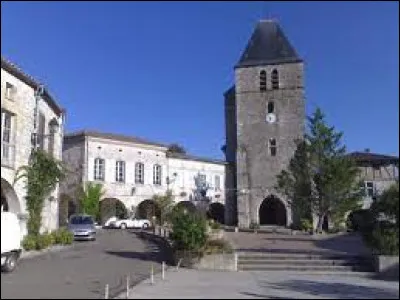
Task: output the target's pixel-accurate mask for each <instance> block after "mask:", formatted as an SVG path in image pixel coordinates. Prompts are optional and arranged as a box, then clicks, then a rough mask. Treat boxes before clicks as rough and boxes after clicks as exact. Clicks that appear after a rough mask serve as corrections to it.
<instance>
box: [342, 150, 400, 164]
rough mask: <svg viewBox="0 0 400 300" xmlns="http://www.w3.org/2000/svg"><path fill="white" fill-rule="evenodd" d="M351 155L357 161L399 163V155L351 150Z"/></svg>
mask: <svg viewBox="0 0 400 300" xmlns="http://www.w3.org/2000/svg"><path fill="white" fill-rule="evenodd" d="M347 155H348V156H349V157H352V158H354V159H355V161H357V162H371V163H374V162H388V163H391V162H393V163H396V162H397V163H399V157H397V156H392V155H386V154H378V153H371V152H357V151H356V152H351V153H349V154H347Z"/></svg>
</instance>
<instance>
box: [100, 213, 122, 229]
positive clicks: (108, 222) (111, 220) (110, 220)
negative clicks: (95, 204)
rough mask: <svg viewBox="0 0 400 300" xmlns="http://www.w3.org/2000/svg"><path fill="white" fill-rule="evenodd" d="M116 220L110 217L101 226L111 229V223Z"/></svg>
mask: <svg viewBox="0 0 400 300" xmlns="http://www.w3.org/2000/svg"><path fill="white" fill-rule="evenodd" d="M117 220H118V218H117V217H115V216H114V217H111V218H109V219H108V220H107V221H106V222H105V223H104V225H103V228H110V227H111V223H112V222H115V221H117Z"/></svg>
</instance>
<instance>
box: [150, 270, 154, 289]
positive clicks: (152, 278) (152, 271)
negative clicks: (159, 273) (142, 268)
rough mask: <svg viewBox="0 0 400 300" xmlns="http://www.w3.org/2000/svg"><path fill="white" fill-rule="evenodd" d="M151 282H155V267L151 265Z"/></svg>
mask: <svg viewBox="0 0 400 300" xmlns="http://www.w3.org/2000/svg"><path fill="white" fill-rule="evenodd" d="M150 284H154V267H153V265H151V271H150Z"/></svg>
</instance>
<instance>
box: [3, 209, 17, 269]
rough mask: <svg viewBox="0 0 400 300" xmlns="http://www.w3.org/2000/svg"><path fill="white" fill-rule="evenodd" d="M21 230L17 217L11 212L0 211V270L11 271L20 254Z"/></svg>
mask: <svg viewBox="0 0 400 300" xmlns="http://www.w3.org/2000/svg"><path fill="white" fill-rule="evenodd" d="M21 252H22V248H21V230H20V226H19V221H18V217H17V215H16V214H14V213H12V212H3V211H2V212H1V270H2V271H4V272H12V271H13V270H14V269H15V267H16V266H17V262H18V259H19V257H20V255H21Z"/></svg>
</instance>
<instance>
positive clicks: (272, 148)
mask: <svg viewBox="0 0 400 300" xmlns="http://www.w3.org/2000/svg"><path fill="white" fill-rule="evenodd" d="M268 142H269V154H270V155H271V156H276V139H274V138H272V139H269V141H268Z"/></svg>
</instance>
